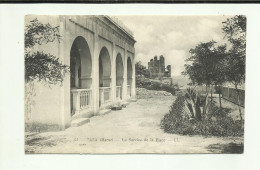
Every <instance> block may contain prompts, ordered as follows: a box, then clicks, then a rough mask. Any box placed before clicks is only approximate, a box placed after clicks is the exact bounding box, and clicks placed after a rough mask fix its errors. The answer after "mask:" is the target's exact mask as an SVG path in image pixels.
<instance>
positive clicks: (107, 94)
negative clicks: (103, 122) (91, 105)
mask: <svg viewBox="0 0 260 170" xmlns="http://www.w3.org/2000/svg"><path fill="white" fill-rule="evenodd" d="M99 98H100V104H101V106H102V105H103V104H105V103H108V102H110V101H111V88H110V87H99Z"/></svg>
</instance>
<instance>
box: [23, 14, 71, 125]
mask: <svg viewBox="0 0 260 170" xmlns="http://www.w3.org/2000/svg"><path fill="white" fill-rule="evenodd" d="M60 39H61V36H60V34H59V27H58V26H56V27H53V26H51V25H50V24H42V23H41V22H39V21H38V19H34V20H32V21H30V23H29V24H28V25H26V28H25V42H24V44H25V56H24V57H25V91H26V95H25V96H26V98H25V105H26V120H27V121H29V119H30V113H31V105H32V104H33V100H32V98H33V96H35V95H36V94H35V89H34V81H39V82H44V83H45V84H57V83H60V84H61V83H62V82H63V79H64V76H65V74H66V73H67V72H69V66H67V65H64V64H62V63H61V62H60V61H59V59H58V58H57V57H55V56H53V55H51V54H46V53H44V52H41V51H33V47H34V46H35V45H42V44H47V43H50V42H54V41H55V40H58V41H60Z"/></svg>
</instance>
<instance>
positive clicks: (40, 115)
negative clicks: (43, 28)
mask: <svg viewBox="0 0 260 170" xmlns="http://www.w3.org/2000/svg"><path fill="white" fill-rule="evenodd" d="M34 18H37V19H38V20H39V21H40V22H42V23H44V24H47V23H50V24H51V25H53V26H59V33H60V35H61V36H62V39H61V41H60V42H58V40H57V41H54V42H51V43H48V44H42V45H40V46H37V47H36V48H35V49H34V50H38V51H44V52H46V53H50V54H52V55H54V56H56V57H58V58H59V59H60V61H62V63H63V64H66V65H69V66H70V70H71V73H70V75H67V76H66V77H65V79H64V81H63V83H62V85H61V86H59V85H48V86H45V85H43V84H41V83H38V82H34V84H35V94H36V96H35V97H34V99H33V100H34V104H32V105H31V111H30V116H29V117H30V118H29V120H30V123H36V124H37V123H39V124H47V125H54V126H55V125H56V126H59V127H60V129H65V128H66V127H69V126H71V123H72V122H73V121H74V122H75V121H76V120H78V121H81V120H82V121H86V120H84V119H83V118H88V117H91V116H95V115H98V114H101V113H103V111H104V110H106V109H107V108H108V107H110V106H111V105H114V104H116V103H118V102H120V103H124V102H126V101H132V100H134V99H135V98H136V92H135V64H134V63H135V48H134V44H135V42H136V41H135V40H134V37H133V33H132V32H131V31H130V30H129V29H127V28H126V27H125V26H124V25H123V24H122V23H120V22H119V21H118V20H117V19H115V18H111V17H109V16H26V18H25V22H27V23H28V22H29V21H30V20H32V19H34ZM49 86H50V87H49ZM26 95H27V94H26Z"/></svg>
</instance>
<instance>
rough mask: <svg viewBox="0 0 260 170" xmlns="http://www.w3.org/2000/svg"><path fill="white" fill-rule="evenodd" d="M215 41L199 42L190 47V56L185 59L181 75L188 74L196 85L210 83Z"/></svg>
mask: <svg viewBox="0 0 260 170" xmlns="http://www.w3.org/2000/svg"><path fill="white" fill-rule="evenodd" d="M215 43H216V42H215V41H210V42H206V43H200V44H199V45H197V46H196V47H195V48H194V49H190V51H189V52H190V54H191V56H190V57H189V58H188V59H186V62H187V63H188V64H185V65H184V67H185V71H183V72H182V74H183V75H188V76H189V78H190V79H191V81H192V82H193V83H196V84H198V85H202V84H206V85H211V84H212V77H213V74H214V72H213V68H214V67H213V66H214V62H213V60H212V59H213V57H214V44H215ZM189 63H190V64H189Z"/></svg>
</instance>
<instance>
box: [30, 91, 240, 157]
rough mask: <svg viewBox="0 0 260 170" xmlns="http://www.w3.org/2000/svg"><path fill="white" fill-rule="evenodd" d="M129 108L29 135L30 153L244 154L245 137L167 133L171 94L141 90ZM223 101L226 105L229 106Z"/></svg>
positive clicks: (172, 99) (173, 97) (171, 101)
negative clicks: (165, 119) (165, 124)
mask: <svg viewBox="0 0 260 170" xmlns="http://www.w3.org/2000/svg"><path fill="white" fill-rule="evenodd" d="M137 95H138V100H137V101H136V102H131V103H130V104H129V105H128V106H127V107H126V108H123V109H122V110H118V111H112V112H110V113H108V114H106V115H102V116H94V117H92V118H90V122H89V123H87V124H84V125H82V126H79V127H70V128H68V129H66V130H65V131H59V132H45V133H26V137H25V152H26V153H223V152H225V153H233V152H243V147H242V146H243V144H242V143H243V138H241V137H226V138H220V137H202V136H181V135H176V134H167V133H164V132H163V130H162V129H161V128H160V121H161V119H162V117H163V116H164V115H165V114H166V113H167V112H168V111H169V108H170V106H171V104H172V103H173V102H174V100H175V99H176V96H172V95H170V94H169V93H167V92H158V91H148V90H144V89H137ZM225 102H227V101H223V103H224V104H223V105H225Z"/></svg>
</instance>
